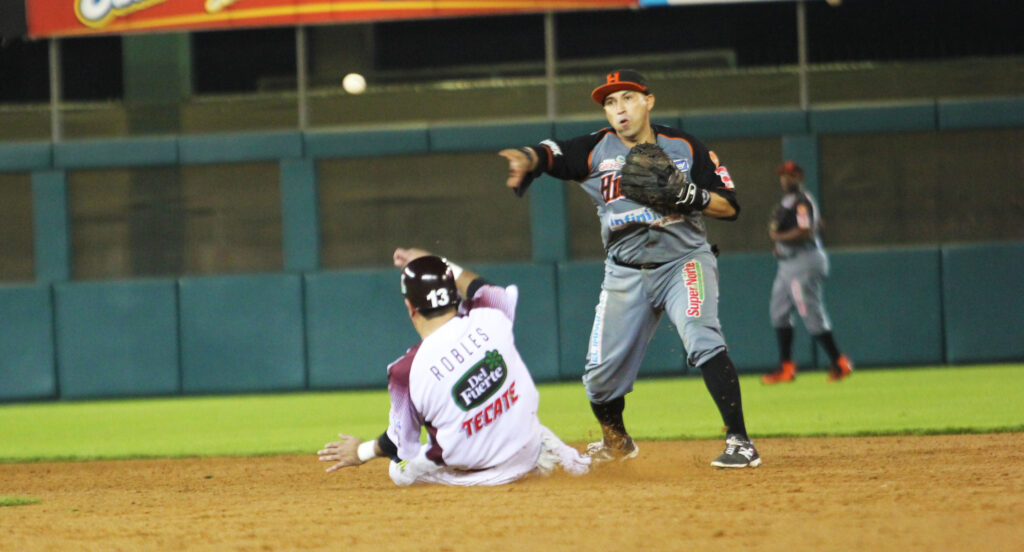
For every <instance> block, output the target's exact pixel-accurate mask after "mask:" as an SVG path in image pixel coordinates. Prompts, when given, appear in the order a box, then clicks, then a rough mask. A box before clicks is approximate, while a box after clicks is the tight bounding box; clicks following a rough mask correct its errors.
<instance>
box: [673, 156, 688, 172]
mask: <svg viewBox="0 0 1024 552" xmlns="http://www.w3.org/2000/svg"><path fill="white" fill-rule="evenodd" d="M673 162H674V163H675V164H676V168H677V169H679V170H681V171H683V172H686V171H689V170H690V162H689V161H688V160H686V159H680V160H679V161H673Z"/></svg>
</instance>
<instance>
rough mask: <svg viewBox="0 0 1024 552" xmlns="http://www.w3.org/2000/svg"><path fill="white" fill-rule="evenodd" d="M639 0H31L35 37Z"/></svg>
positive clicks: (602, 5) (634, 0) (601, 5)
mask: <svg viewBox="0 0 1024 552" xmlns="http://www.w3.org/2000/svg"><path fill="white" fill-rule="evenodd" d="M637 5H638V0H419V1H414V0H25V9H26V16H27V18H28V32H29V36H31V37H32V38H43V37H59V36H81V35H94V34H124V33H145V32H156V31H159V32H167V31H192V30H203V29H225V28H239V27H266V26H291V25H313V24H327V23H344V22H356V21H381V20H389V19H415V18H428V17H457V16H471V15H495V14H501V13H530V12H546V11H564V10H586V9H612V8H627V7H637Z"/></svg>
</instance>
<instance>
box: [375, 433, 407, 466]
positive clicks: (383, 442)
mask: <svg viewBox="0 0 1024 552" xmlns="http://www.w3.org/2000/svg"><path fill="white" fill-rule="evenodd" d="M377 446H378V447H380V450H381V452H383V453H384V456H387V457H388V458H390V459H391V460H393V461H395V462H400V461H401V460H400V459H399V458H398V446H397V445H395V443H394V442H392V441H391V438H390V437H388V432H387V431H385V432H384V433H381V434H380V437H377Z"/></svg>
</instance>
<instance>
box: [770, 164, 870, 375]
mask: <svg viewBox="0 0 1024 552" xmlns="http://www.w3.org/2000/svg"><path fill="white" fill-rule="evenodd" d="M775 172H776V173H778V175H779V184H780V186H782V200H781V201H780V202H779V204H778V205H776V206H775V210H774V211H773V212H772V217H771V220H770V222H769V223H768V237H769V238H771V240H772V242H774V247H773V252H774V255H775V257H776V258H777V259H778V262H779V269H778V271H777V272H776V273H775V282H774V283H773V284H772V299H771V303H770V305H769V310H770V313H771V321H772V327H773V328H775V335H776V338H777V339H778V342H779V363H780V366H779V369H778V370H777V371H775V372H772V373H771V374H766V375H765V376H764V377H762V378H761V381H762V382H764V383H768V384H771V383H784V382H789V381H793V380H794V379H795V378H796V370H797V367H796V363H795V362H793V355H792V352H793V312H794V311H796V312H797V313H799V314H800V318H802V319H803V321H804V326H805V327H806V328H807V332H808V333H809V334H811V335H812V336H813V337H814V340H815V341H816V342H818V343H819V344H821V346H822V348H824V349H825V352H826V353H827V354H828V358H829V374H828V379H829V381H838V380H841V379H843V378H845V377H847V376H849V375H850V372H852V371H853V363H851V362H850V359H849V358H847V357H846V355H844V354H842V353H840V352H839V348H838V347H837V346H836V342H835V339H834V338H833V337H832V324H831V322H830V321H829V318H828V312H826V311H825V278H826V277H827V276H828V269H829V266H828V256H827V255H826V254H825V248H824V247H822V244H821V236H820V235H819V230H820V228H821V225H822V220H821V216H820V215H819V214H818V204H817V203H816V202H815V201H814V198H813V197H812V196H811V194H809V193H808V192H807V190H805V189H804V186H803V183H804V170H803V169H802V168H801V167H800V165H797V164H796V163H795V162H793V161H786V162H785V163H783V164H782V165H780V166H779V167H778V168H777V169H776V171H775Z"/></svg>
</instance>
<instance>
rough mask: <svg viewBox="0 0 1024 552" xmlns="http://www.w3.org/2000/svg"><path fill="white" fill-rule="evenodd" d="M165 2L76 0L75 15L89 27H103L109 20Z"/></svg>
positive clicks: (145, 0) (157, 0) (160, 0)
mask: <svg viewBox="0 0 1024 552" xmlns="http://www.w3.org/2000/svg"><path fill="white" fill-rule="evenodd" d="M164 1H165V0H76V1H75V15H77V16H78V20H79V21H81V22H82V23H84V24H85V25H87V26H89V27H103V26H105V25H106V24H108V23H110V20H111V19H114V18H115V17H121V16H123V15H128V14H129V13H132V12H137V11H139V10H144V9H146V8H148V7H151V6H155V5H157V4H162V3H164Z"/></svg>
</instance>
